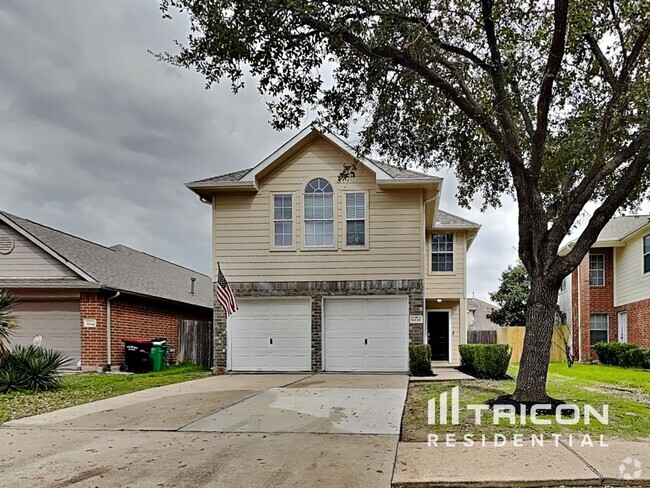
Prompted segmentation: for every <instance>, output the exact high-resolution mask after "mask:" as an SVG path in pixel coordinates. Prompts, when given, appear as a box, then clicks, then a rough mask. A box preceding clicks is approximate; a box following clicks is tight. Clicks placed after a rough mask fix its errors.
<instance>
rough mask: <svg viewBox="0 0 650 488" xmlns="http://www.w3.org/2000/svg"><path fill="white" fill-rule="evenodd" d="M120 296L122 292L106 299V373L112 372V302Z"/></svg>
mask: <svg viewBox="0 0 650 488" xmlns="http://www.w3.org/2000/svg"><path fill="white" fill-rule="evenodd" d="M119 296H120V292H119V291H118V292H116V293H115V295H114V296H112V297H110V298H107V299H106V371H110V370H111V362H112V358H111V300H115V299H116V298H117V297H119Z"/></svg>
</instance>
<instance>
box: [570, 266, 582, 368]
mask: <svg viewBox="0 0 650 488" xmlns="http://www.w3.org/2000/svg"><path fill="white" fill-rule="evenodd" d="M581 282H582V264H579V265H578V362H579V363H581V362H582V294H581V293H580V288H581V287H580V284H581ZM571 329H573V327H572V328H571Z"/></svg>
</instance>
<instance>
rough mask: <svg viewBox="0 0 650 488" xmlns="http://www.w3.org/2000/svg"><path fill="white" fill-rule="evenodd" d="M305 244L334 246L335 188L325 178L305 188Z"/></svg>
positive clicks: (310, 245)
mask: <svg viewBox="0 0 650 488" xmlns="http://www.w3.org/2000/svg"><path fill="white" fill-rule="evenodd" d="M305 246H306V247H332V246H334V189H333V188H332V185H330V183H329V181H327V180H325V179H323V178H316V179H314V180H311V181H310V182H309V183H307V187H306V188H305Z"/></svg>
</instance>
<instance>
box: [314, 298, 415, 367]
mask: <svg viewBox="0 0 650 488" xmlns="http://www.w3.org/2000/svg"><path fill="white" fill-rule="evenodd" d="M323 334H324V343H325V345H324V349H325V354H324V356H325V361H324V362H325V364H324V369H325V370H326V371H374V372H404V371H407V370H408V297H391V298H327V299H325V313H324V330H323Z"/></svg>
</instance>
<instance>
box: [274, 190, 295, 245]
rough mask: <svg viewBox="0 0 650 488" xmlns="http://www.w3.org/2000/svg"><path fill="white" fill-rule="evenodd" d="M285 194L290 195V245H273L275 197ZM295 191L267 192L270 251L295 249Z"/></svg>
mask: <svg viewBox="0 0 650 488" xmlns="http://www.w3.org/2000/svg"><path fill="white" fill-rule="evenodd" d="M281 195H286V196H290V197H291V246H276V245H275V222H276V220H275V197H276V196H281ZM296 196H297V195H296V193H295V192H292V191H272V192H269V208H270V212H269V217H270V222H269V231H270V232H269V237H270V238H269V245H270V249H271V251H280V252H282V251H285V252H286V251H295V250H296V239H297V236H296V220H297V212H296Z"/></svg>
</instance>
